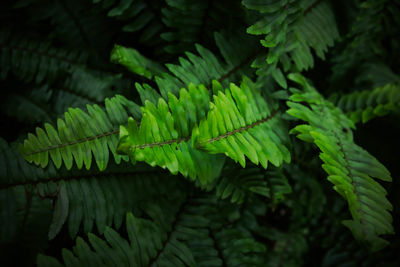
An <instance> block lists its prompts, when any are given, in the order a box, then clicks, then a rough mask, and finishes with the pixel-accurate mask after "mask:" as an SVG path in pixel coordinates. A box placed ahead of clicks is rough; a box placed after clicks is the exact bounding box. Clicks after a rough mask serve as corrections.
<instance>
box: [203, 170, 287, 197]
mask: <svg viewBox="0 0 400 267" xmlns="http://www.w3.org/2000/svg"><path fill="white" fill-rule="evenodd" d="M202 188H203V189H205V190H207V191H211V190H215V195H216V196H217V197H218V198H221V199H228V198H229V199H230V202H231V203H237V204H242V203H243V202H245V201H246V200H247V199H251V196H253V195H259V196H262V197H265V198H268V199H270V200H271V202H272V204H273V205H276V204H278V203H279V202H281V201H282V200H283V199H285V195H286V194H289V193H291V192H292V188H291V187H290V185H289V183H288V181H287V178H286V177H285V176H284V175H283V173H282V172H281V171H279V169H270V170H268V171H265V170H264V169H260V168H256V167H247V168H246V169H242V168H240V169H238V168H237V167H236V166H235V167H226V168H225V169H224V170H223V171H222V173H221V175H220V177H219V178H218V179H217V180H214V181H212V182H211V183H209V184H207V185H205V186H203V187H202Z"/></svg>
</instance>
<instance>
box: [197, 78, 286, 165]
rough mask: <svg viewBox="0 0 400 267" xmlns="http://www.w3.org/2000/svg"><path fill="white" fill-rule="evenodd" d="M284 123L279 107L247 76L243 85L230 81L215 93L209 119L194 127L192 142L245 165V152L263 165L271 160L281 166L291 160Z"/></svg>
mask: <svg viewBox="0 0 400 267" xmlns="http://www.w3.org/2000/svg"><path fill="white" fill-rule="evenodd" d="M284 127H285V125H284V122H283V120H282V119H281V118H280V115H279V111H278V110H277V109H276V110H272V107H271V106H270V105H268V104H267V102H266V101H265V100H264V99H263V98H262V97H261V95H259V94H258V93H257V92H256V91H255V90H254V88H252V87H251V86H250V83H249V81H248V79H245V80H244V81H243V82H242V84H241V87H240V88H239V87H238V86H236V85H234V84H231V86H230V89H226V90H225V92H223V91H222V90H220V91H218V93H217V95H214V102H213V103H210V111H209V113H208V114H207V119H206V120H203V121H201V122H200V124H199V126H198V127H196V128H195V129H194V130H193V137H192V142H193V144H194V146H195V147H196V148H198V149H202V150H204V151H207V152H208V153H212V154H219V153H223V154H225V155H227V156H228V157H230V158H232V159H233V160H234V161H235V162H239V163H240V164H241V165H242V166H243V167H245V165H246V160H245V156H246V157H247V158H248V159H250V161H251V162H253V163H254V164H256V165H258V164H259V163H260V164H261V165H262V166H263V167H264V168H267V166H268V162H271V163H272V164H274V165H275V166H280V165H281V164H282V163H283V161H285V162H290V153H289V151H288V149H287V148H286V146H285V143H286V141H287V138H288V136H287V133H286V132H285V130H284Z"/></svg>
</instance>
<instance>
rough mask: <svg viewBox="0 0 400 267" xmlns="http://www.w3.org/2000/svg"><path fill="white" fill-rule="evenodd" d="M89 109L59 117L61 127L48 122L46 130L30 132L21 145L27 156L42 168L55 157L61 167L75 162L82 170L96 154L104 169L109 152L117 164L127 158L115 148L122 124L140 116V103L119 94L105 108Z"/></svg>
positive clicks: (77, 110)
mask: <svg viewBox="0 0 400 267" xmlns="http://www.w3.org/2000/svg"><path fill="white" fill-rule="evenodd" d="M87 110H88V111H87V112H84V111H82V110H81V109H78V108H69V110H68V111H67V112H65V114H64V117H65V119H64V120H62V119H58V120H57V130H56V129H55V128H54V127H53V126H52V125H50V124H48V123H46V124H45V125H44V126H45V127H44V128H45V130H43V129H42V128H36V135H33V134H28V138H27V139H26V140H25V141H24V143H23V145H22V144H21V146H20V151H21V153H22V154H23V155H24V157H25V159H26V160H27V161H29V162H34V163H35V164H36V165H40V166H42V167H46V166H47V165H48V163H49V160H50V159H51V160H52V161H53V162H54V164H55V166H56V167H57V168H60V167H61V165H62V163H64V165H65V166H66V168H67V169H71V168H72V165H73V163H74V162H75V164H76V166H77V167H78V169H81V168H82V167H83V165H85V167H86V169H90V167H91V164H92V158H93V157H94V161H95V162H96V164H97V166H98V168H99V169H100V170H104V169H105V168H106V166H107V164H108V161H109V151H111V153H112V154H113V156H114V159H115V161H116V162H117V163H119V162H120V161H121V159H122V158H124V159H125V160H127V158H126V157H121V156H120V155H117V154H116V150H115V149H116V145H117V142H118V132H119V125H121V124H123V123H126V122H127V120H128V116H135V117H136V118H139V117H140V111H139V110H138V107H137V105H136V104H135V103H134V102H131V101H129V100H127V99H126V98H125V97H123V96H120V95H117V96H115V97H113V98H111V99H106V100H105V111H104V110H103V109H102V108H101V107H99V106H98V105H93V106H90V105H87ZM92 152H93V154H92Z"/></svg>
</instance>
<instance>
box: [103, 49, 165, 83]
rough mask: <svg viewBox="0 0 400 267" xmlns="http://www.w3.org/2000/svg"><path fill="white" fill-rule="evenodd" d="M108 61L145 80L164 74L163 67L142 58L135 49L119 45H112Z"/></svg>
mask: <svg viewBox="0 0 400 267" xmlns="http://www.w3.org/2000/svg"><path fill="white" fill-rule="evenodd" d="M110 60H111V62H113V63H117V64H120V65H122V66H124V67H126V68H127V69H128V70H129V71H131V72H133V73H135V74H137V75H140V76H143V77H146V78H147V79H152V78H153V77H154V76H155V75H160V74H161V73H163V72H165V70H164V67H163V66H161V65H159V64H158V63H156V62H154V61H152V60H150V59H148V58H146V57H144V56H143V55H141V54H140V53H139V51H137V50H136V49H134V48H127V47H123V46H121V45H114V48H113V50H111V58H110Z"/></svg>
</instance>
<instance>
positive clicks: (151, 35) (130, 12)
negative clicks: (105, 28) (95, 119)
mask: <svg viewBox="0 0 400 267" xmlns="http://www.w3.org/2000/svg"><path fill="white" fill-rule="evenodd" d="M93 3H95V4H98V5H100V4H101V6H102V7H103V8H104V9H107V10H108V13H107V16H109V17H113V18H116V19H118V20H121V21H124V24H125V25H124V27H123V30H124V31H127V32H139V34H140V35H139V41H140V42H142V43H146V44H149V43H151V44H153V45H154V44H157V43H160V41H161V38H160V37H159V35H160V33H161V32H162V31H163V29H164V27H165V26H164V24H163V23H162V21H161V12H160V8H161V7H163V6H164V3H162V1H159V0H150V1H144V0H128V1H116V0H111V1H104V0H93Z"/></svg>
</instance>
